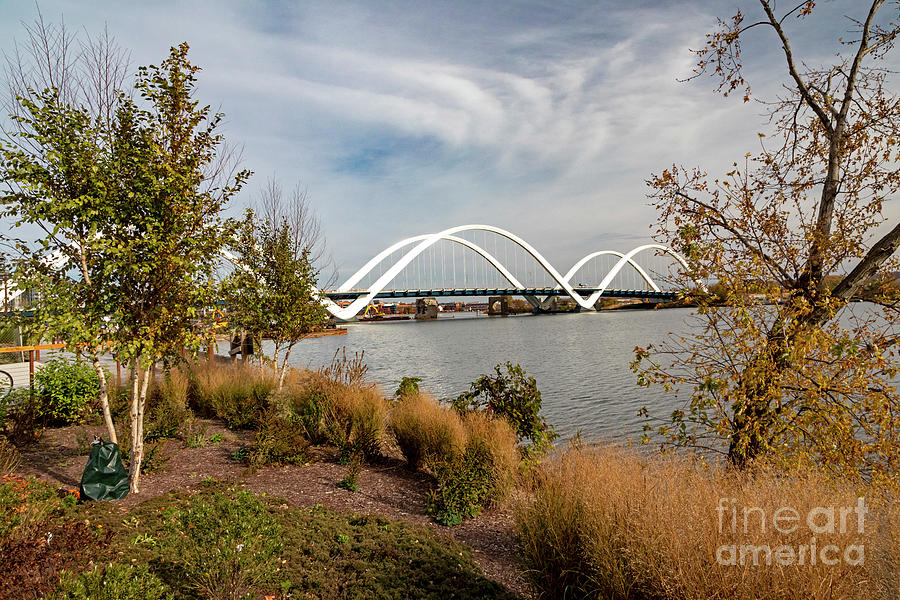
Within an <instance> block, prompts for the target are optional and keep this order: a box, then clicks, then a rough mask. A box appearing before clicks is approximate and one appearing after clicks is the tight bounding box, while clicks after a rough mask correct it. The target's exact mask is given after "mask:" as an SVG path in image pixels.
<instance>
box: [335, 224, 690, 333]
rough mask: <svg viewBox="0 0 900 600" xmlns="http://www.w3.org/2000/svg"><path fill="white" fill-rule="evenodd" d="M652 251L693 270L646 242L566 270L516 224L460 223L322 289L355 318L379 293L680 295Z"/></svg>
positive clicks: (538, 304) (536, 301) (578, 297)
mask: <svg viewBox="0 0 900 600" xmlns="http://www.w3.org/2000/svg"><path fill="white" fill-rule="evenodd" d="M479 235H480V236H481V241H480V242H478V241H477V238H478V237H479ZM469 238H472V239H469ZM641 254H643V256H642V257H641V259H642V260H641V263H639V262H638V261H637V259H636V257H637V256H638V255H641ZM648 254H649V255H650V257H653V256H656V257H663V258H667V259H668V262H669V268H670V269H671V267H673V266H674V267H676V268H683V269H685V270H686V269H687V262H686V261H685V260H684V258H683V257H681V256H680V255H679V254H678V253H677V252H675V251H674V250H672V249H671V248H668V247H666V246H662V245H660V244H646V245H643V246H638V247H637V248H634V249H632V250H631V251H629V252H626V253H621V252H617V251H615V250H601V251H597V252H592V253H590V254H587V255H586V256H584V257H583V258H582V259H581V260H579V261H577V262H576V263H575V264H574V265H572V267H571V268H570V269H569V270H568V271H567V272H566V273H565V274H563V273H561V272H560V271H557V270H556V268H555V267H554V266H553V265H551V264H550V262H549V261H548V260H547V259H546V258H544V257H543V256H542V255H541V254H540V252H538V251H537V250H536V249H535V248H534V247H533V246H531V245H530V244H529V243H528V242H526V241H525V240H523V239H522V238H520V237H518V236H517V235H515V234H513V233H511V232H509V231H506V230H504V229H501V228H499V227H494V226H491V225H461V226H458V227H451V228H449V229H445V230H443V231H439V232H437V233H430V234H425V235H417V236H413V237H409V238H406V239H404V240H400V241H399V242H397V243H396V244H393V245H392V246H389V247H387V248H385V249H384V250H382V251H381V252H380V253H378V254H377V255H375V256H374V257H372V259H371V260H369V261H368V262H367V263H366V264H365V265H363V266H362V267H361V268H360V269H359V270H358V271H356V272H355V273H354V274H353V275H351V276H350V278H348V279H347V280H346V281H345V282H344V283H342V284H341V285H340V286H338V287H337V288H336V289H331V290H321V293H322V296H323V299H322V302H323V304H324V305H325V306H326V308H327V309H328V311H329V312H330V313H331V314H332V315H334V316H335V317H336V318H338V319H341V320H350V319H353V318H354V317H355V316H356V315H357V314H358V313H360V312H361V311H363V310H364V309H365V308H366V306H368V305H369V304H370V303H371V302H372V301H373V300H375V299H376V298H385V299H386V298H413V297H423V296H434V297H441V296H443V297H452V296H504V295H506V296H522V297H524V298H525V299H526V300H527V301H528V302H529V303H530V304H531V305H532V306H533V307H535V308H536V309H541V308H546V307H547V306H548V305H549V302H550V300H551V298H553V297H559V296H568V297H569V298H571V299H572V300H574V301H575V303H576V304H577V306H578V307H579V308H580V309H594V308H596V307H597V305H598V302H599V301H600V300H601V298H604V297H607V298H608V297H615V298H643V299H656V300H671V299H674V298H675V297H676V293H677V292H676V291H675V290H672V289H669V290H663V289H661V288H660V287H659V285H658V284H657V282H656V280H654V278H653V277H652V276H651V273H648V269H647V268H645V267H646V264H644V263H645V262H646V259H647V258H648V256H647V255H648ZM501 257H502V259H503V260H501ZM610 261H612V264H611V266H610V264H609V263H610ZM642 265H643V266H642ZM651 271H652V273H653V274H654V275H656V276H657V277H659V275H658V274H657V272H656V271H653V270H651ZM601 273H602V274H601ZM629 277H630V279H629ZM584 281H588V282H589V283H587V284H585V283H583V282H584ZM629 283H630V284H631V285H628V284H629ZM698 285H699V286H700V287H703V285H702V283H698ZM338 302H341V304H338ZM348 302H349V303H348Z"/></svg>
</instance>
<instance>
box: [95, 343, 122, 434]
mask: <svg viewBox="0 0 900 600" xmlns="http://www.w3.org/2000/svg"><path fill="white" fill-rule="evenodd" d="M91 363H92V364H93V365H94V371H96V373H97V377H98V378H99V379H100V407H101V408H102V409H103V422H104V423H106V433H107V434H108V435H109V441H111V442H112V443H114V444H118V443H119V438H118V437H117V436H116V426H115V425H114V424H113V420H112V413H111V412H110V411H109V384H108V383H107V381H106V371H104V370H103V367H102V366H101V365H100V356H99V355H98V354H97V352H96V351H94V352H91Z"/></svg>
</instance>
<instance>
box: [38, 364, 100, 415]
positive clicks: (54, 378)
mask: <svg viewBox="0 0 900 600" xmlns="http://www.w3.org/2000/svg"><path fill="white" fill-rule="evenodd" d="M34 384H35V388H36V389H37V394H38V397H39V400H40V408H39V414H38V418H39V419H40V420H42V421H44V422H46V423H48V424H63V425H69V424H71V423H75V422H76V421H78V420H79V419H81V418H82V417H83V416H84V413H85V412H86V411H87V410H88V407H89V405H90V403H91V402H92V401H94V400H95V399H96V398H97V394H98V393H99V391H100V379H99V378H98V377H97V373H96V371H94V368H93V367H92V366H90V365H88V364H86V363H84V362H82V361H81V360H80V359H79V360H76V361H75V362H70V361H67V360H64V359H61V358H59V359H53V360H50V361H48V362H47V363H46V364H45V365H44V366H43V367H41V368H40V369H39V370H38V371H37V372H36V373H35V374H34Z"/></svg>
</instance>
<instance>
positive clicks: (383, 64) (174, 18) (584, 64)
mask: <svg viewBox="0 0 900 600" xmlns="http://www.w3.org/2000/svg"><path fill="white" fill-rule="evenodd" d="M728 8H729V7H722V4H721V3H720V2H714V1H712V0H708V1H707V0H704V1H699V0H698V1H696V2H674V1H671V2H649V1H647V2H635V3H620V2H612V1H604V2H554V3H544V2H535V3H482V2H471V3H468V2H452V3H430V2H409V3H390V4H387V3H363V2H361V3H332V2H304V3H293V2H277V1H274V0H273V1H269V2H260V3H242V2H237V1H229V2H213V1H211V0H208V1H206V2H192V3H180V2H162V3H152V4H151V3H111V2H110V3H90V4H85V3H81V2H74V1H72V0H56V1H49V2H48V1H43V2H42V3H41V9H42V11H43V12H44V14H45V16H46V17H48V18H55V17H56V16H57V15H59V14H60V13H62V14H64V15H65V18H66V21H67V22H68V23H69V25H70V26H73V27H82V26H84V27H86V28H87V29H88V30H89V31H97V30H98V29H99V28H101V27H102V23H103V22H104V21H106V22H108V26H109V29H110V31H112V32H113V33H114V34H116V35H117V36H118V38H119V40H120V41H121V42H122V43H123V44H124V45H125V46H127V47H131V48H133V51H134V58H135V62H136V63H138V64H146V63H148V62H156V61H159V60H161V59H162V58H163V57H164V55H165V52H166V49H167V48H168V46H170V45H172V44H175V43H177V42H180V41H182V40H187V41H189V42H190V43H191V44H192V55H193V58H194V60H195V61H196V62H197V63H198V64H200V65H201V66H203V67H204V71H203V72H202V73H201V79H200V81H201V91H202V96H203V100H205V101H207V102H210V103H212V104H214V105H216V106H221V108H222V110H223V111H224V112H225V113H226V114H227V117H228V119H227V124H226V127H227V134H228V137H229V139H230V140H232V141H235V142H238V143H242V144H243V145H244V156H245V159H246V165H247V166H248V167H249V168H251V169H253V170H254V171H256V172H257V173H258V174H259V177H258V178H257V181H256V182H255V183H254V184H251V186H249V189H248V195H252V193H253V191H254V189H257V188H258V187H259V184H260V183H261V182H262V181H263V180H264V179H265V178H266V177H267V176H271V175H273V174H275V175H277V176H278V177H279V178H280V179H282V180H283V181H284V182H285V184H286V185H288V186H290V185H293V183H294V182H296V181H301V182H302V183H303V184H304V185H306V186H307V188H308V190H309V193H310V195H311V198H312V199H313V202H314V205H315V206H316V208H317V209H318V211H319V214H320V215H321V218H322V221H323V229H324V231H325V233H326V235H327V237H328V240H329V242H330V244H331V250H332V253H333V254H334V256H335V259H336V260H337V262H338V263H339V264H340V265H341V266H342V268H343V270H344V272H349V271H352V270H355V268H356V267H357V266H359V265H360V264H362V263H363V262H364V261H365V260H366V259H368V258H369V256H371V255H372V254H374V253H375V252H377V251H378V250H380V249H381V248H383V247H384V246H387V245H388V244H390V243H391V242H393V241H395V240H397V239H398V238H401V237H405V236H408V235H413V234H416V233H421V232H424V231H430V230H437V229H442V228H444V227H448V226H451V225H456V224H460V223H463V222H490V223H493V224H497V225H500V226H503V227H505V228H507V229H510V230H513V231H516V232H517V233H520V234H521V235H523V236H524V237H526V238H538V237H540V238H541V239H542V240H545V241H546V243H545V245H544V246H542V251H546V254H547V255H548V257H550V258H551V259H552V260H554V262H556V261H558V264H560V265H565V264H567V263H570V262H572V261H574V260H575V259H576V258H578V257H579V256H581V255H583V254H584V253H586V252H588V251H590V250H594V249H597V248H595V247H594V245H596V244H600V243H604V242H608V243H609V245H610V246H615V247H619V249H623V248H624V246H628V245H629V244H628V243H625V241H623V239H624V240H627V239H632V240H643V239H646V237H647V236H648V235H649V226H650V224H651V223H652V222H653V220H654V218H655V215H654V213H653V210H652V208H651V207H649V206H648V204H647V200H646V196H645V194H646V188H645V185H644V180H645V179H646V178H647V177H648V176H649V174H650V173H651V172H653V171H659V170H661V169H662V168H665V167H666V166H667V165H669V164H671V163H672V162H684V163H688V164H704V165H707V166H709V167H710V168H711V169H715V168H720V167H723V166H725V165H726V164H727V163H728V162H729V161H730V160H733V159H734V158H736V157H740V156H742V155H743V153H744V152H746V151H752V150H753V149H754V146H753V144H754V143H755V136H754V135H753V133H754V132H755V131H756V130H757V129H760V128H761V127H763V120H762V119H761V118H760V116H759V115H758V114H757V112H758V109H756V108H753V107H752V106H746V105H742V104H741V103H740V102H739V101H733V100H730V99H729V100H723V99H722V98H721V97H717V96H714V95H713V94H711V93H710V88H711V85H710V84H709V82H708V81H706V82H700V83H692V84H682V83H679V82H677V81H676V78H677V77H683V76H685V75H687V74H688V73H690V68H691V63H692V61H691V58H692V57H691V55H690V53H689V52H688V48H690V47H697V46H698V45H700V44H701V43H702V40H703V35H704V34H705V33H706V32H707V31H708V30H709V29H710V28H711V27H712V26H713V25H714V17H713V15H714V14H718V13H720V12H721V11H722V10H723V9H724V10H725V13H724V16H727V13H728ZM0 11H2V12H3V13H4V16H5V17H7V18H5V19H3V20H2V22H0V36H2V39H5V40H7V41H6V42H0V46H2V47H3V48H4V49H7V50H8V49H9V48H10V44H11V42H10V40H11V39H13V38H14V37H16V36H20V35H21V29H20V27H19V26H18V25H17V21H18V20H19V19H26V20H30V19H31V18H33V16H34V8H33V5H32V4H31V3H30V2H26V1H24V0H23V1H22V2H6V3H3V4H0ZM810 40H812V38H811V37H810V36H807V37H805V38H801V40H800V41H801V42H808V45H809V46H810V47H811V48H815V45H814V43H813V42H812V41H810ZM757 50H759V52H760V53H761V54H762V55H763V58H764V59H763V60H760V61H758V62H755V63H751V65H750V67H751V68H752V69H755V72H756V73H757V74H762V75H763V82H762V84H761V86H762V88H765V87H766V86H768V85H772V82H773V81H774V80H775V78H776V77H780V67H779V63H778V56H777V48H776V47H774V46H773V47H771V48H768V47H766V46H764V45H763V46H760V48H757ZM766 61H768V62H766Z"/></svg>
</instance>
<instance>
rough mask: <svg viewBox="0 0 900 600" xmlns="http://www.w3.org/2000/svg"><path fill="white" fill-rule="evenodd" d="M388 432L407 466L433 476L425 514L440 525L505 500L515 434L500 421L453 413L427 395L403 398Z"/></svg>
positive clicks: (515, 459) (516, 455)
mask: <svg viewBox="0 0 900 600" xmlns="http://www.w3.org/2000/svg"><path fill="white" fill-rule="evenodd" d="M390 428H391V431H392V432H393V434H394V438H395V439H396V440H397V446H398V447H399V448H400V450H401V452H403V455H404V457H406V459H407V461H408V462H409V464H410V466H412V467H414V468H423V469H425V470H427V471H428V472H429V473H431V474H432V475H433V476H434V479H435V486H434V488H433V489H432V490H431V491H430V492H429V493H428V497H427V509H428V512H429V514H431V515H432V516H433V517H434V518H435V519H436V520H437V521H438V522H439V523H442V524H444V525H456V524H458V523H460V522H462V521H463V520H464V519H467V518H470V517H474V516H476V515H478V513H479V512H480V511H481V509H482V508H483V507H484V506H485V505H489V504H491V503H495V502H498V501H501V500H503V499H505V498H506V497H507V496H508V494H509V491H510V490H511V489H512V487H513V484H514V483H515V475H516V471H517V469H518V464H519V452H518V449H517V447H516V435H515V432H513V430H512V427H511V426H510V425H509V423H508V422H507V421H506V420H505V419H500V418H491V415H490V414H489V413H488V412H486V411H481V410H475V411H467V412H465V413H464V414H462V415H460V414H459V413H458V412H457V411H455V410H453V409H451V408H448V407H444V406H441V405H440V404H439V403H438V402H437V401H436V400H435V399H434V398H432V397H431V396H429V395H427V394H425V393H422V392H418V393H415V394H406V395H404V396H403V398H402V399H401V400H400V402H399V403H398V404H397V406H396V407H395V408H394V409H393V411H392V412H391V415H390Z"/></svg>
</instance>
